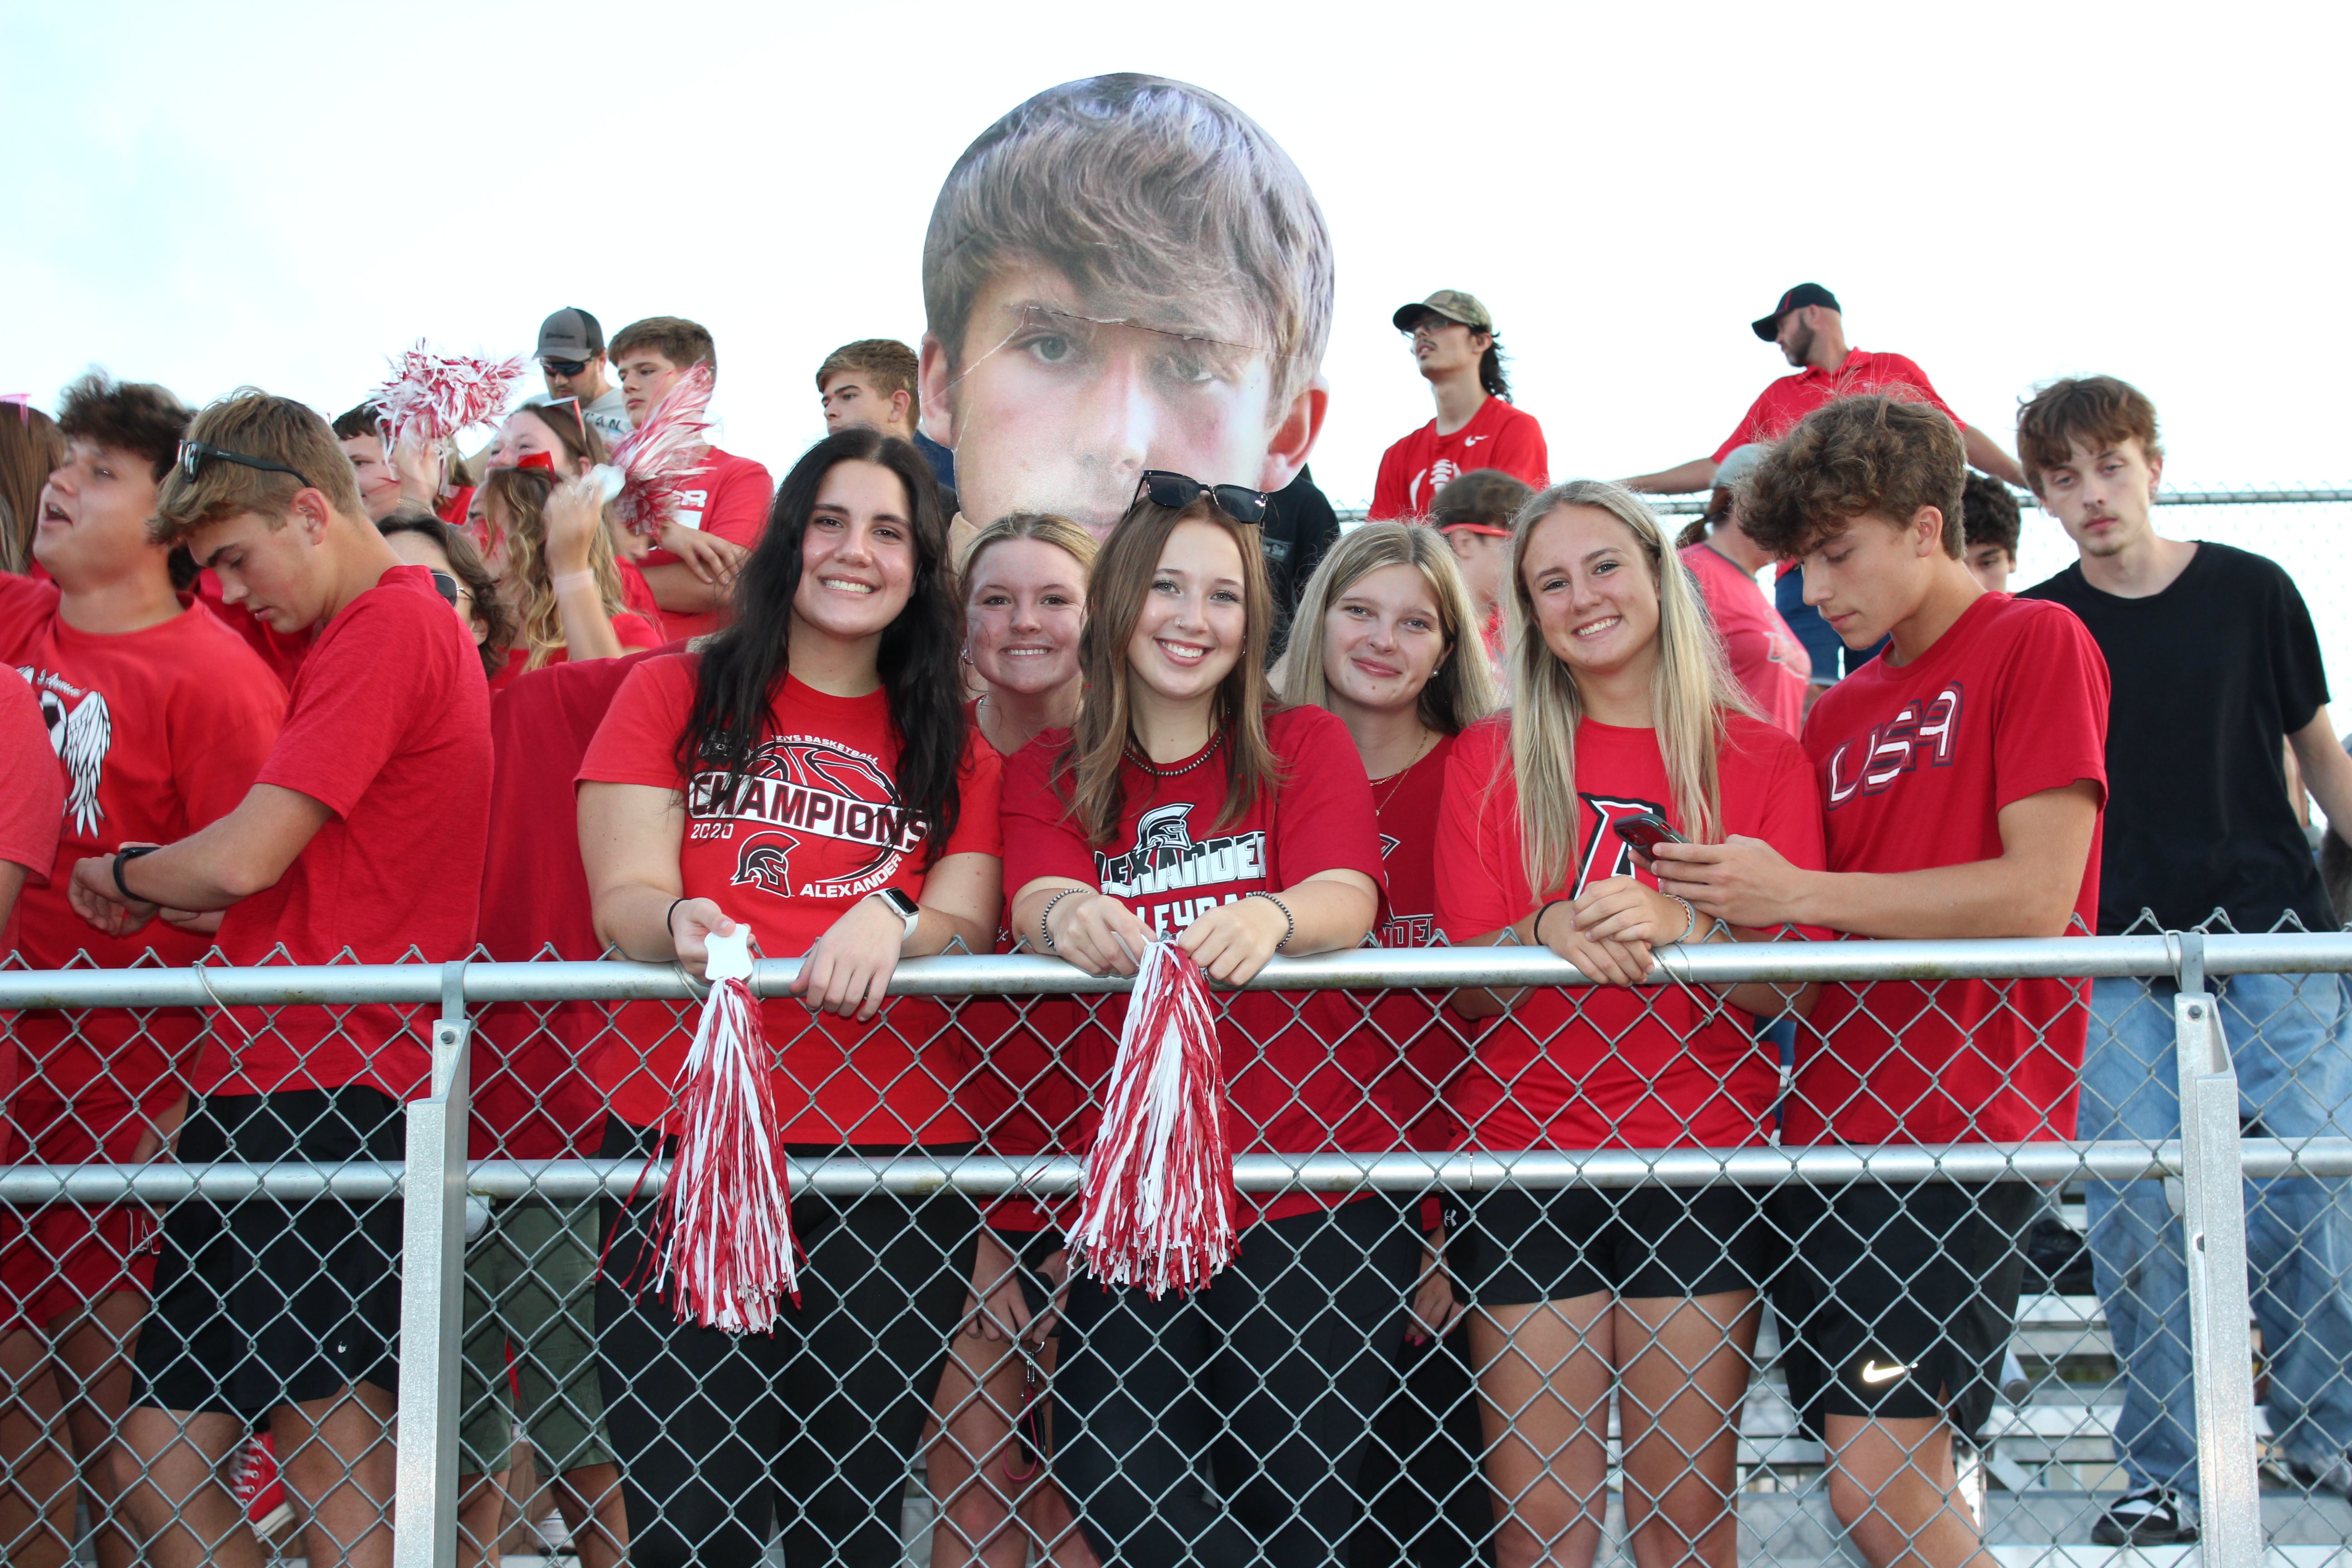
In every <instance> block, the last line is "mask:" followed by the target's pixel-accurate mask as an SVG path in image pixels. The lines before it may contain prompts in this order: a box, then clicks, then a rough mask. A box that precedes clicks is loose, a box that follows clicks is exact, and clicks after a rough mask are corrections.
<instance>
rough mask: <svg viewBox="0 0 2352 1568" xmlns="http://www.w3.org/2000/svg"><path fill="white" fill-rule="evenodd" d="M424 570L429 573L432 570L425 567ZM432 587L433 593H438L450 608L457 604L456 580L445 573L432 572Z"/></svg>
mask: <svg viewBox="0 0 2352 1568" xmlns="http://www.w3.org/2000/svg"><path fill="white" fill-rule="evenodd" d="M426 570H427V571H431V570H432V569H431V568H430V567H427V568H426ZM433 587H434V590H435V592H436V593H438V594H439V595H441V596H442V597H443V598H445V599H446V600H448V601H449V604H450V605H451V607H452V608H455V607H456V605H457V579H456V578H455V577H452V576H451V575H449V574H447V573H446V572H434V573H433Z"/></svg>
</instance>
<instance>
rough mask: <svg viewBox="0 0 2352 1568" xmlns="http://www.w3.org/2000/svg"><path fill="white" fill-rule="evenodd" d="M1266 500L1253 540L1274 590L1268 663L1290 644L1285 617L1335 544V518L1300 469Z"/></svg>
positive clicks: (1327, 501) (1310, 473) (1311, 476)
mask: <svg viewBox="0 0 2352 1568" xmlns="http://www.w3.org/2000/svg"><path fill="white" fill-rule="evenodd" d="M1266 501H1267V504H1266V509H1265V521H1264V522H1263V523H1262V524H1260V525H1259V529H1258V538H1259V540H1260V541H1261V542H1263V543H1264V544H1265V572H1266V578H1267V583H1268V585H1269V586H1270V587H1271V588H1272V589H1273V590H1274V623H1275V633H1274V639H1273V646H1272V647H1269V648H1267V649H1266V662H1267V663H1268V664H1271V663H1273V662H1274V661H1275V660H1276V659H1277V658H1281V657H1282V650H1283V649H1284V647H1287V646H1288V644H1289V642H1290V617H1291V616H1292V615H1293V614H1294V613H1296V612H1297V608H1298V595H1301V594H1303V593H1305V592H1306V591H1307V578H1309V577H1312V576H1313V575H1314V574H1315V568H1316V567H1318V566H1319V565H1321V564H1322V563H1323V557H1324V555H1325V554H1326V552H1328V551H1329V550H1330V548H1331V546H1332V545H1333V544H1335V543H1337V542H1339V513H1338V512H1336V511H1334V510H1331V501H1330V499H1329V498H1328V496H1326V495H1324V493H1323V492H1322V490H1320V489H1318V488H1317V487H1316V484H1315V475H1314V472H1313V470H1311V469H1308V468H1300V469H1299V470H1298V477H1297V479H1293V480H1291V481H1290V482H1289V483H1288V484H1286V485H1285V486H1284V487H1283V488H1282V489H1278V490H1276V491H1275V492H1274V494H1273V495H1271V496H1269V497H1267V498H1266Z"/></svg>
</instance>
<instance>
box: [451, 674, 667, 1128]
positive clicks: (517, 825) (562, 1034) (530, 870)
mask: <svg viewBox="0 0 2352 1568" xmlns="http://www.w3.org/2000/svg"><path fill="white" fill-rule="evenodd" d="M651 657H652V655H651V654H648V653H625V654H623V655H621V656H620V657H619V658H586V659H582V660H581V661H580V662H579V663H577V664H568V663H567V664H551V665H549V666H547V667H546V668H542V669H537V670H533V671H532V672H531V673H530V674H529V675H526V676H523V677H521V678H520V679H517V680H516V681H514V682H513V684H511V685H510V686H509V687H508V688H507V689H505V690H503V691H500V692H499V693H498V694H497V695H496V696H494V697H492V698H491V699H490V746H491V751H492V754H493V756H494V758H495V761H496V766H495V769H494V771H493V773H492V775H491V783H490V799H489V819H490V841H489V849H488V855H487V857H486V858H485V859H484V860H483V862H482V908H481V918H480V931H479V936H480V941H481V945H482V949H483V951H484V952H487V953H488V955H489V956H490V958H492V959H493V960H495V961H497V962H499V963H525V962H528V961H530V960H532V959H535V958H539V957H541V956H543V955H544V954H545V953H546V952H547V951H548V950H549V949H553V950H554V954H555V956H557V957H559V958H565V959H573V960H583V961H593V960H595V959H599V958H602V957H603V956H604V943H603V942H601V941H599V940H597V936H596V921H595V919H594V910H593V904H592V900H591V899H590V897H589V893H588V873H587V871H586V870H585V869H584V868H583V867H582V866H581V863H580V821H579V813H578V810H577V807H576V802H575V800H574V797H573V795H572V778H573V776H574V775H575V774H577V773H579V771H580V760H581V758H583V756H585V755H587V752H588V743H589V742H590V741H592V740H593V739H594V738H595V735H596V727H597V726H598V725H599V724H601V723H603V722H604V712H605V710H606V709H607V708H609V707H610V706H611V705H612V701H613V694H614V692H616V691H618V690H619V689H621V683H622V682H623V681H624V680H626V679H628V676H629V671H630V670H631V669H633V668H635V667H636V666H637V665H638V664H640V663H642V662H643V661H644V660H646V658H651ZM613 1016H614V1005H613V1004H612V1003H609V1002H583V1001H572V1002H554V1003H547V1002H500V1003H497V1004H495V1005H491V1006H488V1007H486V1008H483V1009H481V1010H480V1011H479V1012H478V1013H476V1014H475V1016H474V1036H473V1056H472V1060H471V1067H470V1081H471V1083H472V1085H473V1098H474V1122H473V1129H472V1132H471V1135H470V1137H469V1139H468V1155H469V1157H470V1158H473V1159H476V1160H491V1159H505V1160H555V1159H565V1158H575V1157H576V1158H583V1159H584V1158H586V1157H588V1156H591V1155H593V1154H594V1153H595V1152H596V1145H597V1142H598V1141H599V1139H600V1138H601V1137H602V1135H603V1132H604V1091H603V1090H602V1089H598V1088H597V1087H596V1082H595V1079H594V1078H593V1075H592V1074H591V1073H590V1072H589V1071H588V1068H587V1063H588V1060H589V1058H591V1057H592V1056H593V1054H594V1053H595V1052H597V1051H599V1050H601V1049H603V1048H604V1040H605V1031H606V1030H607V1029H608V1028H609V1027H610V1026H611V1025H612V1022H613Z"/></svg>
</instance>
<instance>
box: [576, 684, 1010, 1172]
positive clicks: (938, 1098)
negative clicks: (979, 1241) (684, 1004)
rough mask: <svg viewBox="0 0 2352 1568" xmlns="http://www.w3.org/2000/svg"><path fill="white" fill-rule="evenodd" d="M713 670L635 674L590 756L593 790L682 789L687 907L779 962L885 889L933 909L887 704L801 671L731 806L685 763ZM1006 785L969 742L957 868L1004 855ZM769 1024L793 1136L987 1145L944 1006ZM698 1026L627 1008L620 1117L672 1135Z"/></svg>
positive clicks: (615, 1067) (798, 1008) (614, 1058)
mask: <svg viewBox="0 0 2352 1568" xmlns="http://www.w3.org/2000/svg"><path fill="white" fill-rule="evenodd" d="M700 663H701V656H700V655H699V654H692V653H678V654H667V655H658V656H656V657H655V658H649V659H646V660H645V661H644V662H643V663H642V664H640V665H639V666H638V667H637V668H635V669H632V670H631V671H630V672H629V678H628V679H627V680H625V681H624V682H623V683H622V686H621V689H620V691H619V693H618V694H617V695H615V696H614V699H613V706H612V709H611V710H610V711H609V712H607V713H606V714H605V715H604V725H603V727H602V728H600V729H599V730H598V731H596V738H595V740H594V741H593V742H590V744H589V747H588V755H587V757H586V758H585V759H584V760H583V762H582V763H581V764H580V773H579V782H581V783H583V784H592V783H593V784H645V785H648V786H651V787H653V788H656V789H670V790H683V791H684V792H685V794H686V795H687V797H688V798H687V822H686V837H685V841H684V842H683V843H682V844H680V846H679V847H678V871H679V874H680V875H681V877H682V878H683V879H684V884H683V885H684V889H685V892H686V895H687V897H688V898H698V899H715V900H718V901H719V907H720V908H721V909H724V910H726V911H727V913H728V916H729V917H730V919H733V920H738V921H742V922H743V923H744V924H746V925H748V926H750V927H751V935H752V939H753V942H754V945H755V947H756V949H757V951H758V952H759V953H761V955H763V956H765V957H769V958H792V957H797V956H798V955H800V954H802V953H804V952H808V950H809V949H810V947H811V946H813V945H814V943H815V942H816V939H817V938H818V937H820V936H823V935H824V933H825V931H827V930H829V929H831V927H832V925H833V923H834V921H837V920H839V919H840V918H841V917H842V915H844V914H845V913H846V912H847V911H848V910H849V908H850V906H852V905H853V904H856V902H857V901H858V900H861V899H864V898H866V897H867V896H869V895H870V894H872V893H874V892H876V891H877V890H878V889H883V888H901V889H905V890H906V891H907V892H908V893H909V894H911V895H913V896H915V897H916V898H920V897H921V896H922V889H923V873H924V861H923V858H922V856H920V855H919V853H917V851H918V850H919V848H920V847H921V840H920V837H919V832H918V831H917V830H916V829H914V828H912V827H910V826H908V825H907V824H906V823H905V822H904V820H903V818H902V816H901V808H900V805H899V797H898V779H897V776H896V769H897V767H898V752H899V741H898V733H897V731H895V730H894V729H893V728H892V726H891V722H890V704H889V699H888V698H887V695H885V694H884V693H883V692H881V691H879V690H877V691H875V692H873V693H871V694H870V695H867V696H865V697H835V696H831V695H829V694H827V693H825V692H823V691H819V690H817V689H815V688H814V687H812V686H807V685H803V683H802V682H800V681H798V680H796V679H793V678H792V677H791V676H789V675H787V676H786V677H785V678H784V680H783V684H782V686H781V687H779V688H778V689H777V690H776V694H775V700H774V701H773V703H772V717H771V722H770V728H769V729H768V731H766V732H765V735H764V737H763V739H762V740H761V746H760V750H759V752H758V755H757V756H756V757H755V758H754V762H753V765H754V768H755V770H756V771H755V772H754V773H752V774H751V776H750V777H749V778H748V779H746V780H745V781H744V782H743V783H742V784H740V785H739V786H738V787H737V789H736V790H735V791H734V793H733V795H732V798H731V799H719V798H717V797H718V795H719V786H720V784H721V783H722V778H721V775H720V774H719V773H717V772H715V771H712V770H709V769H702V770H698V772H697V773H696V774H695V777H694V780H693V783H692V785H691V787H688V783H687V781H686V780H685V779H683V778H682V777H680V775H679V773H678V768H677V743H678V738H679V735H680V733H681V732H682V731H683V729H684V726H685V722H686V716H687V712H688V709H689V708H691V706H692V705H693V702H694V682H695V671H696V669H697V668H698V666H699V665H700ZM1000 777H1001V773H1000V765H999V763H997V760H996V752H995V751H994V750H993V749H992V748H991V747H990V745H989V744H988V742H986V741H985V740H983V739H982V738H981V736H980V735H979V733H978V732H977V731H971V732H969V733H968V735H967V739H966V744H965V747H964V757H963V764H962V769H961V776H960V779H959V791H960V794H961V800H962V806H961V812H960V813H959V815H958V817H957V820H956V826H955V831H954V832H953V833H952V834H950V836H949V838H948V842H947V847H946V848H945V849H944V850H943V851H942V852H941V853H942V855H943V856H944V855H994V854H996V853H997V852H998V837H997V821H996V800H997V788H998V784H999V781H1000ZM761 1019H762V1020H763V1022H764V1023H765V1026H766V1028H767V1034H768V1043H769V1044H770V1046H772V1047H774V1049H775V1052H776V1059H777V1062H778V1064H779V1065H778V1067H777V1071H776V1079H775V1091H776V1105H777V1111H778V1114H780V1115H782V1117H783V1118H784V1119H785V1121H784V1137H785V1140H786V1142H793V1143H823V1144H843V1143H850V1144H868V1145H874V1146H877V1147H895V1148H904V1147H906V1146H908V1145H909V1144H918V1143H960V1142H968V1141H969V1140H970V1139H971V1137H972V1126H971V1120H970V1119H969V1118H968V1117H966V1116H965V1115H964V1113H963V1111H962V1110H961V1109H960V1108H958V1107H957V1106H956V1105H955V1104H954V1103H953V1100H952V1095H953V1091H954V1089H955V1087H956V1085H957V1084H958V1083H959V1082H961V1080H962V1079H964V1078H965V1077H966V1076H967V1074H968V1072H969V1067H968V1064H967V1062H966V1060H965V1058H964V1052H963V1050H962V1049H961V1044H960V1042H959V1041H958V1039H957V1038H956V1037H955V1036H954V1034H953V1033H952V1031H950V1029H949V1027H948V1016H947V1011H946V1009H945V1008H944V1007H942V1006H941V1005H940V1004H938V1003H937V1002H934V1001H932V1000H930V999H929V998H927V997H918V996H901V997H896V998H893V999H892V1000H891V1001H890V1002H888V1003H887V1004H886V1005H884V1007H883V1009H882V1011H881V1012H880V1013H878V1014H877V1015H876V1016H875V1018H874V1020H873V1022H871V1023H869V1024H860V1023H858V1022H856V1020H855V1019H849V1018H843V1017H839V1016H835V1015H834V1014H830V1013H824V1014H815V1013H811V1012H810V1011H809V1010H808V1009H807V1008H806V1007H805V1006H804V1005H802V1003H801V1001H800V1000H799V998H797V997H793V996H773V997H770V998H768V999H767V1000H766V1001H765V1002H764V1003H763V1004H762V1005H761ZM694 1023H695V1015H694V1014H693V1013H692V1012H691V1011H689V1012H688V1013H686V1014H684V1015H682V1016H681V1015H680V1014H678V1013H677V1012H676V1011H674V1010H673V1009H672V1008H671V1007H670V1006H669V1005H667V1004H662V1003H652V1004H647V1003H636V1004H632V1005H629V1006H628V1007H625V1008H624V1009H623V1010H622V1013H621V1016H620V1019H619V1024H618V1027H617V1028H616V1029H615V1031H614V1034H615V1038H614V1041H613V1043H612V1044H611V1045H610V1046H608V1047H607V1048H606V1049H605V1050H604V1051H603V1052H602V1053H600V1054H599V1056H598V1058H597V1065H596V1075H597V1081H598V1082H599V1083H601V1084H602V1085H604V1088H605V1089H607V1090H608V1091H609V1092H610V1094H611V1096H612V1106H613V1111H614V1114H615V1115H617V1116H620V1117H622V1118H623V1119H625V1120H626V1121H630V1122H632V1123H634V1124H635V1125H636V1126H639V1127H653V1126H661V1125H670V1124H671V1116H672V1109H673V1108H672V1089H673V1086H675V1085H676V1083H677V1079H678V1072H679V1069H680V1068H682V1067H683V1066H684V1065H685V1061H686V1051H687V1047H688V1046H690V1045H692V1044H693V1033H694Z"/></svg>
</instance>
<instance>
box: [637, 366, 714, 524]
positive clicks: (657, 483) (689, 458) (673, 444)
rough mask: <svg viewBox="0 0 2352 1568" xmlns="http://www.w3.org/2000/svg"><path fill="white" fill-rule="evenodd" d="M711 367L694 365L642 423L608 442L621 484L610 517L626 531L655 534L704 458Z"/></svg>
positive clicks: (705, 458)
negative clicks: (616, 519) (611, 444)
mask: <svg viewBox="0 0 2352 1568" xmlns="http://www.w3.org/2000/svg"><path fill="white" fill-rule="evenodd" d="M710 386H711V381H710V367H709V365H707V364H698V365H695V366H693V367H692V368H691V369H689V370H688V372H687V373H686V375H685V378H684V379H683V380H681V381H680V382H679V383H678V384H677V385H676V386H673V387H671V388H670V389H669V391H668V393H667V394H666V395H664V396H663V398H662V400H661V401H660V402H659V403H656V404H655V405H654V406H653V410H652V412H650V413H648V414H647V415H646V419H645V423H644V424H642V425H640V426H637V427H636V428H635V429H634V430H632V431H630V432H629V433H628V434H627V435H625V436H624V437H621V438H620V439H619V440H618V441H615V442H614V443H613V467H614V468H617V469H618V470H619V471H620V475H621V486H620V489H619V492H618V494H617V497H616V499H615V500H614V502H613V515H614V517H617V518H619V519H620V520H621V526H622V527H624V528H625V529H627V530H628V531H630V532H631V533H636V534H643V535H645V536H646V537H647V538H651V537H652V536H653V535H655V534H657V533H659V532H660V531H662V529H663V528H664V527H665V526H666V525H667V523H668V522H669V521H670V520H671V517H672V514H674V513H675V512H676V511H677V503H678V498H679V497H680V496H681V495H682V494H684V492H685V491H686V489H687V483H686V481H687V480H688V479H689V478H690V477H691V476H693V475H695V474H698V473H699V472H701V471H702V466H703V464H704V463H705V462H707V461H708V460H709V459H708V458H707V457H706V456H705V451H706V448H708V447H709V445H710V441H709V433H710V421H709V419H708V418H706V417H705V416H704V411H705V410H706V409H708V408H709V406H710Z"/></svg>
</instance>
